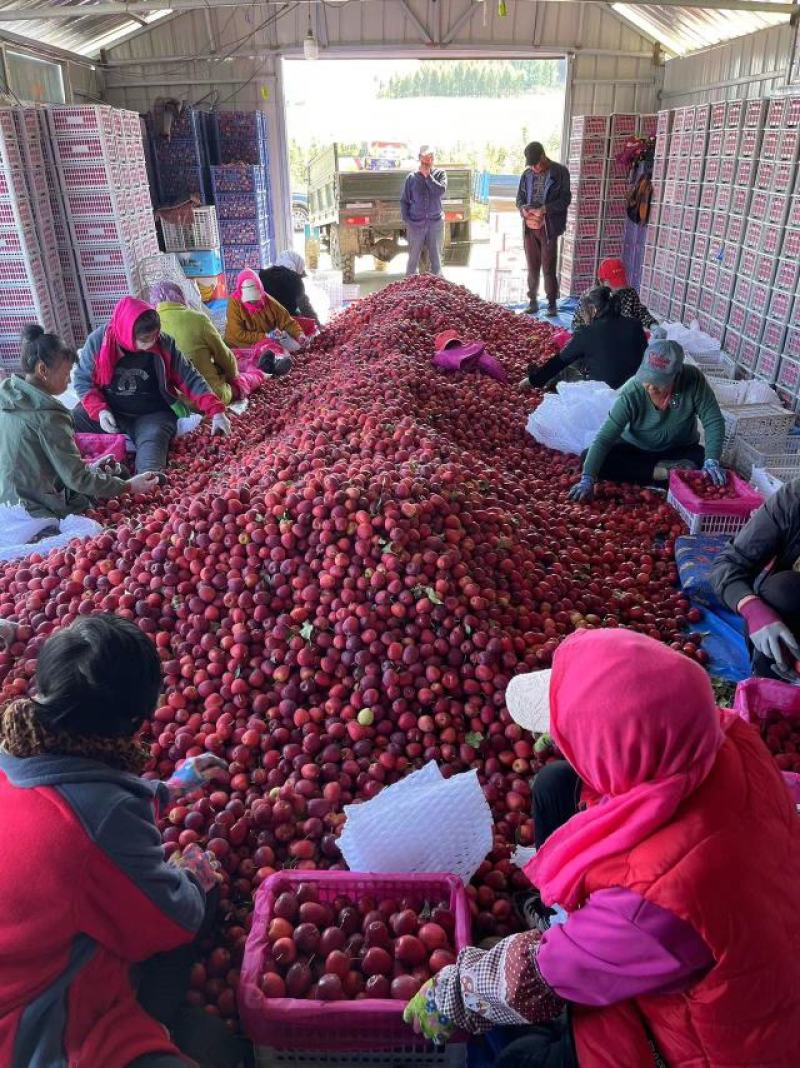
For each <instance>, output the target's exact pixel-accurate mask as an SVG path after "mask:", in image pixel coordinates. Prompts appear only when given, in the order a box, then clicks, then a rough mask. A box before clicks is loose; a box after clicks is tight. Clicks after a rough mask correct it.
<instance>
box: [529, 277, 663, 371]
mask: <svg viewBox="0 0 800 1068" xmlns="http://www.w3.org/2000/svg"><path fill="white" fill-rule="evenodd" d="M583 299H584V303H585V305H586V309H587V315H588V326H585V327H584V328H583V330H579V331H578V333H577V334H575V336H574V337H573V338H572V340H571V341H570V342H569V344H568V345H566V346H565V347H564V348H563V349H562V350H561V352H559V353H558V355H557V356H554V357H553V358H552V360H548V361H547V363H546V364H544V365H543V366H542V367H534V366H531V367H529V368H528V375H527V378H525V379H523V381H522V383H521V384H523V385H525V386H527V385H531V386H538V387H540V388H542V389H543V388H544V387H545V386H547V385H548V384H549V383H550V382H552V381H553V379H555V378H559V377H560V376H561V375H562V374H563V373H564V371H566V370H567V369H568V368H569V367H571V366H572V365H573V364H577V365H578V369H579V371H580V373H581V377H583V378H588V379H590V380H591V381H593V382H605V383H606V385H608V386H610V387H611V388H612V389H619V388H620V386H622V385H624V384H625V382H627V381H628V379H629V378H632V377H633V375H635V374H636V372H637V371H638V370H639V367H640V366H641V363H642V357H643V356H644V352H645V349H646V348H647V338H646V337H645V333H644V330H643V328H642V324H641V323H640V322H639V321H638V320H636V319H627V318H625V317H624V316H623V315H622V314H621V307H620V303H619V300H618V297H617V294H616V293H614V294H612V292H611V290H610V289H608V288H607V287H606V286H598V287H597V288H596V289H592V290H590V291H589V293H587V294H586V296H585V297H584V298H583Z"/></svg>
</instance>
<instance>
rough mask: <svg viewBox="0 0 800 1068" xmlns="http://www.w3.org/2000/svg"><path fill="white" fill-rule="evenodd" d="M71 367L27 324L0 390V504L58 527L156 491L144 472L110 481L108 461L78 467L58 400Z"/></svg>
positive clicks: (72, 356)
mask: <svg viewBox="0 0 800 1068" xmlns="http://www.w3.org/2000/svg"><path fill="white" fill-rule="evenodd" d="M77 359H78V356H77V353H75V352H74V351H73V350H72V349H70V348H68V347H67V346H66V345H65V344H64V342H63V341H62V340H61V338H60V337H57V336H56V335H55V334H46V333H45V332H44V330H43V329H42V327H41V326H37V325H36V324H34V323H32V324H31V325H30V326H27V327H26V328H25V330H24V332H23V335H22V350H21V359H20V364H21V370H22V374H21V375H11V376H10V377H9V378H6V379H5V380H4V381H3V382H1V383H0V504H7V505H15V504H21V505H22V507H23V508H24V509H25V511H26V512H27V513H28V514H29V515H31V516H33V517H35V518H50V517H52V518H53V519H63V518H64V517H65V516H67V515H74V514H76V513H79V512H85V511H86V509H87V508H91V507H92V505H93V504H94V503H95V501H97V500H100V499H104V498H109V497H119V496H122V495H123V494H125V493H148V492H150V491H152V490H154V489H155V488H156V486H157V485H158V479H157V477H156V476H155V475H154V474H152V473H151V472H146V471H145V472H142V473H140V474H138V475H136V476H135V477H134V478H131V479H124V478H117V477H116V475H115V474H113V473H111V471H110V470H107V467H109V465H108V463H107V460H108V458H106V457H103V458H102V459H100V460H97V461H96V462H95V463H93V464H87V463H85V462H84V460H83V459H82V457H81V454H80V452H79V451H78V446H77V445H76V444H75V428H74V425H73V421H72V416H71V415H70V412H69V410H68V409H67V408H65V407H64V405H63V404H62V403H61V401H60V400H58V399H57V398H58V397H59V396H60V395H61V394H62V393H63V392H64V391H65V390H66V388H67V386H68V385H69V379H70V374H71V372H72V368H73V366H74V365H75V363H76V361H77Z"/></svg>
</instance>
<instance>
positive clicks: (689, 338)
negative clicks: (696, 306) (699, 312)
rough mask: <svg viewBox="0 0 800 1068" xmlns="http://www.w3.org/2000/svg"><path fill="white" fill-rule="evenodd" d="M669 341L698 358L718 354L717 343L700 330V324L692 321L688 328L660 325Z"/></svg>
mask: <svg viewBox="0 0 800 1068" xmlns="http://www.w3.org/2000/svg"><path fill="white" fill-rule="evenodd" d="M661 325H662V326H663V327H664V329H665V330H666V332H667V338H668V339H669V340H670V341H677V342H678V344H679V345H682V346H683V348H684V350H685V351H686V352H687V353H690V352H691V353H696V354H697V355H698V356H702V355H710V354H711V353H715V352H719V342H718V341H715V340H714V338H713V337H711V336H710V335H709V334H706V333H704V332H703V331H702V330H701V329H700V324H699V323H698V322H697V320H696V319H693V320H692V321H691V323H690V324H689V326H688V327H686V326H684V325H683V323H662V324H661Z"/></svg>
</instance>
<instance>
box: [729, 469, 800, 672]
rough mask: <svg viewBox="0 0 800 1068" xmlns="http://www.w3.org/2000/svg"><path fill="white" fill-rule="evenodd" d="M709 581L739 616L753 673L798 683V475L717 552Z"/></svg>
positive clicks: (765, 503)
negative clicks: (743, 628)
mask: <svg viewBox="0 0 800 1068" xmlns="http://www.w3.org/2000/svg"><path fill="white" fill-rule="evenodd" d="M711 581H712V583H713V585H714V588H715V590H716V592H717V594H718V596H719V597H720V598H721V600H722V601H724V602H725V604H726V605H727V606H728V608H730V609H731V610H732V611H733V612H738V613H739V615H740V616H741V617H742V618H743V619H744V623H745V627H746V629H747V634H748V638H749V639H750V645H751V654H752V665H753V674H754V675H758V676H761V677H766V678H778V679H782V680H783V681H784V682H791V683H794V684H795V685H800V479H795V480H794V481H793V482H787V483H786V484H785V485H784V486H782V487H781V488H780V489H779V490H778V492H777V493H775V494H773V496H772V497H769V498H768V499H767V500H766V501H765V502H764V504H763V505H762V506H761V508H759V509H758V511H757V512H754V513H753V515H752V516H751V517H750V520H749V522H748V523H746V524H745V526H744V527H742V529H741V530H740V531H739V533H738V534H737V535H736V537H735V538H734V539H733V541H732V542H730V543H729V544H728V545H727V546H726V547H725V548H724V549H723V550H722V552H721V554H720V556H719V558H718V559H717V561H716V563H715V564H714V567H713V569H712V571H711Z"/></svg>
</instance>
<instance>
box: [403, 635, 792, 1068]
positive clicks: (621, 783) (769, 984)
mask: <svg viewBox="0 0 800 1068" xmlns="http://www.w3.org/2000/svg"><path fill="white" fill-rule="evenodd" d="M507 704H508V708H509V711H510V712H511V714H512V716H513V718H514V719H515V720H516V721H517V722H518V723H520V724H521V725H522V726H524V727H526V728H527V729H529V730H533V731H543V730H549V732H550V734H551V735H552V738H553V740H554V742H555V744H556V745H557V746H558V749H559V750H560V751H561V753H562V754H563V755H564V757H565V758H566V760H565V761H563V762H560V763H559V762H556V763H554V764H549V765H547V767H546V768H545V769H544V770H543V771H541V772H539V775H537V777H536V778H535V779H534V790H536V789H538V783H539V781H540V777H541V776H545V775H546V774H547V773H550V774H551V775H552V774H553V773H555V774H556V775H557V776H558V777H559V779H560V783H559V786H558V792H560V793H561V794H562V795H563V803H562V805H561V810H562V812H563V817H564V818H566V817H567V816H569V818H566V822H563V824H562V825H561V826H559V827H558V828H557V829H554V830H553V831H552V833H551V834H550V836H549V837H548V838H547V840H546V841H545V842H544V844H543V845H542V847H541V848H540V849H539V851H538V852H537V854H536V856H535V857H534V858H533V860H532V861H531V862H530V863H529V865H528V866H527V868H526V869H525V871H526V874H527V875H528V876H529V878H530V879H531V882H532V883H533V885H534V886H535V887H536V888H537V889H538V891H539V893H540V894H541V899H542V902H543V903H544V904H545V905H547V906H549V907H550V909H551V910H552V911H553V916H552V918H551V920H550V927H549V929H548V930H546V931H545V932H544V933H542V932H541V931H538V930H537V931H529V932H527V933H523V934H517V935H511V936H510V937H508V938H506V939H504V940H502V941H501V942H499V943H498V944H497V945H496V946H495V947H494V948H493V949H491V950H486V951H485V950H480V949H475V948H467V949H463V950H462V951H461V953H460V954H459V959H458V961H457V962H456V964H455V965H452V966H450V967H447V968H444V969H442V971H440V972H439V973H438V974H437V975H436V976H435V978H433V979H431V980H430V981H429V982H428V983H427V984H425V986H423V987H422V988H421V990H420V991H419V993H418V994H417V995H416V996H415V997H414V998H412V1000H411V1001H410V1002H409V1003H408V1005H407V1007H406V1012H405V1015H406V1019H407V1020H408V1022H411V1023H413V1024H414V1026H415V1028H416V1029H417V1030H419V1031H422V1032H423V1033H424V1034H426V1035H428V1036H429V1037H431V1038H435V1039H439V1040H446V1039H447V1038H448V1037H449V1035H450V1034H451V1033H452V1032H453V1030H454V1029H456V1028H458V1029H463V1030H466V1031H469V1032H473V1033H480V1032H486V1031H489V1030H491V1029H492V1028H493V1027H494V1026H497V1025H503V1024H508V1025H521V1024H525V1023H532V1024H535V1025H536V1026H534V1027H533V1028H532V1029H529V1030H528V1031H527V1032H523V1033H522V1037H520V1038H519V1039H517V1040H515V1041H513V1042H512V1043H511V1044H509V1045H508V1046H506V1048H505V1049H504V1050H503V1052H502V1053H501V1054H500V1055H499V1057H498V1058H497V1060H496V1062H495V1064H496V1068H538V1066H545V1065H546V1066H548V1068H582V1066H584V1065H585V1066H591V1068H621V1066H625V1068H634V1066H635V1068H638V1066H642V1065H648V1064H650V1065H652V1064H668V1065H680V1064H707V1065H726V1064H738V1065H752V1066H754V1068H755V1066H760V1065H767V1064H768V1065H771V1066H774V1068H793V1066H794V1065H796V1064H797V1037H798V1035H800V953H798V946H800V912H799V911H798V909H797V907H796V904H797V903H796V900H795V898H796V891H795V888H796V886H797V882H798V879H800V820H798V818H797V815H796V813H795V811H794V804H793V801H792V798H791V795H790V793H789V791H788V790H787V788H786V786H785V784H784V782H783V779H782V777H781V773H780V771H779V770H778V767H777V765H776V764H775V761H774V759H773V757H772V755H771V754H770V752H769V751H768V750H767V748H766V746H765V745H764V743H763V741H762V740H761V738H760V736H759V734H758V731H757V729H756V728H755V727H753V726H752V725H750V724H749V723H746V722H745V721H744V720H742V719H741V718H739V717H738V716H737V715H735V714H734V713H732V712H730V711H727V710H721V709H718V708H717V707H716V706H715V701H714V694H713V691H712V688H711V684H710V681H709V678H708V676H707V675H706V673H705V671H704V670H703V669H702V668H701V667H700V666H699V665H698V664H695V663H693V662H692V661H691V660H689V659H688V658H686V657H684V656H682V655H681V654H680V653H677V652H675V651H674V650H672V649H669V648H668V647H667V646H665V645H662V644H660V643H658V642H656V641H653V640H652V639H651V638H648V637H645V636H643V635H640V634H636V633H632V632H628V631H620V630H596V631H578V632H577V633H575V634H573V635H571V636H570V637H569V638H567V639H566V641H564V642H563V643H562V644H561V645H560V646H559V648H558V650H557V651H556V653H555V656H554V658H553V668H552V671H541V672H535V673H533V674H529V675H524V676H521V677H517V678H516V679H514V680H513V681H512V683H511V684H510V685H509V689H508V693H507ZM551 769H553V771H552V772H551ZM579 781H580V783H582V796H583V801H584V802H585V807H584V808H583V809H582V810H581V811H576V804H575V799H576V785H577V784H578V782H579ZM551 788H552V783H551Z"/></svg>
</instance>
